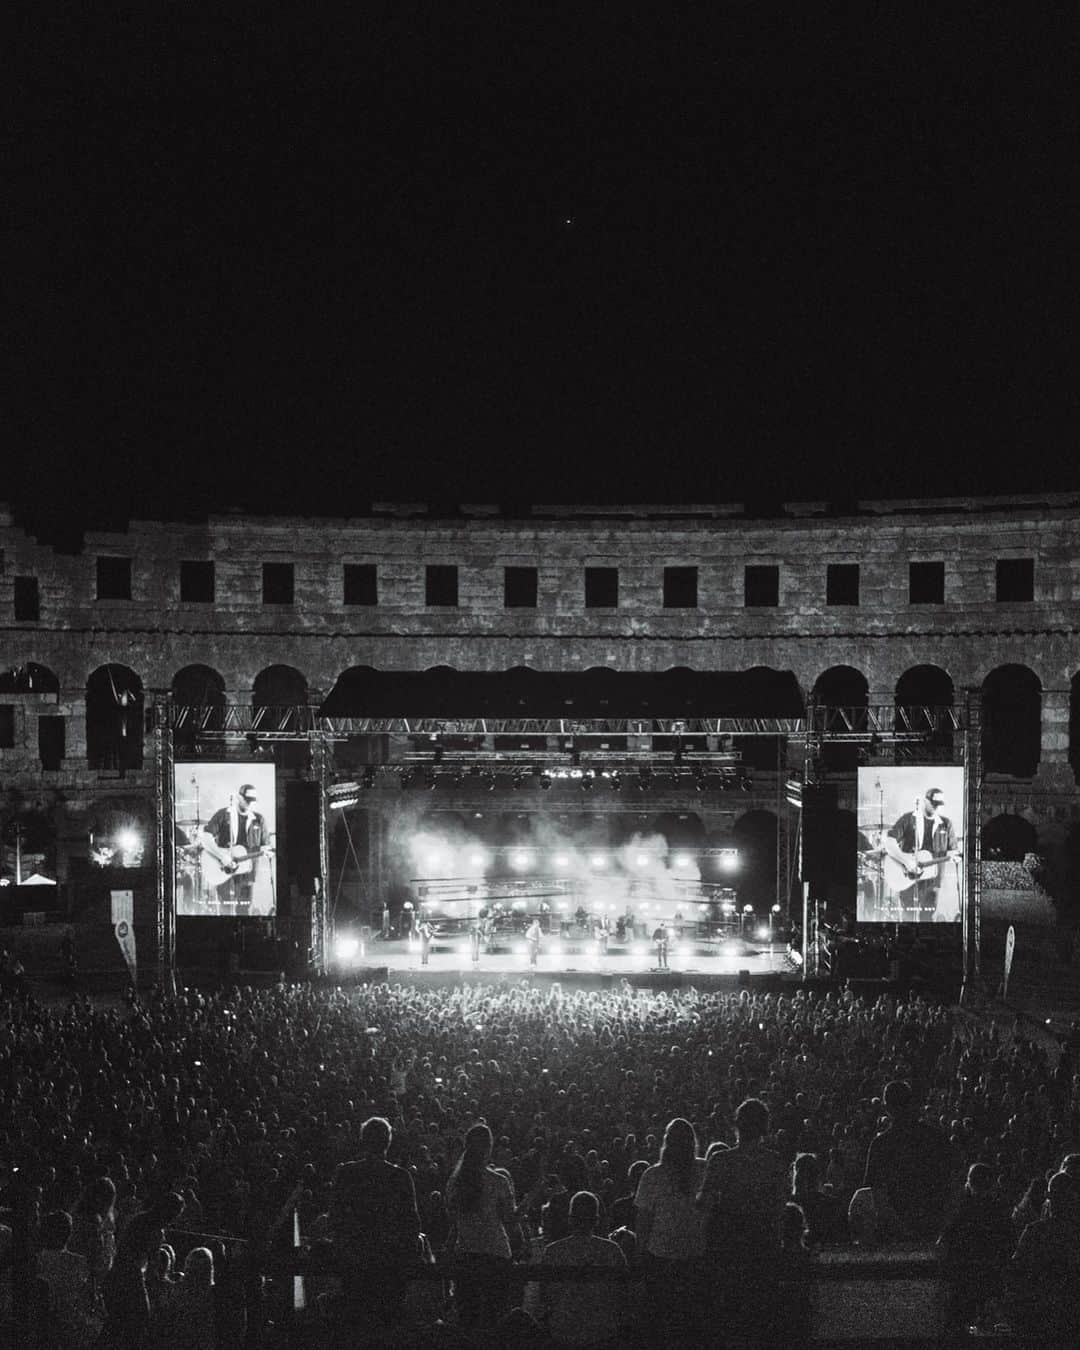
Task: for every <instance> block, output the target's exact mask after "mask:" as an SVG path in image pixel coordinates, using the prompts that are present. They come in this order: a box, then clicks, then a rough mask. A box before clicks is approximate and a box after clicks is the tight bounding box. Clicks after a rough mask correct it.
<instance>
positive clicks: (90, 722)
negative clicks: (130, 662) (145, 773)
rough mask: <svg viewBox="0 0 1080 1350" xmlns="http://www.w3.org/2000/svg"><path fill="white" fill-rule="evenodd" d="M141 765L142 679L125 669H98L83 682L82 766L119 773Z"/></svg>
mask: <svg viewBox="0 0 1080 1350" xmlns="http://www.w3.org/2000/svg"><path fill="white" fill-rule="evenodd" d="M142 762H143V686H142V680H140V679H139V677H138V675H136V674H135V672H134V671H133V670H131V669H129V667H127V666H120V665H113V664H110V665H107V666H99V667H98V669H97V670H95V671H94V672H93V674H92V675H91V676H90V678H89V679H88V680H87V682H86V763H87V765H88V767H89V768H91V769H98V770H101V769H119V770H121V771H123V770H125V769H141V768H142Z"/></svg>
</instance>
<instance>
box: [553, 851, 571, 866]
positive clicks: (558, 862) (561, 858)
mask: <svg viewBox="0 0 1080 1350" xmlns="http://www.w3.org/2000/svg"><path fill="white" fill-rule="evenodd" d="M555 866H556V867H558V868H559V869H562V868H564V867H569V866H570V859H569V857H568V856H567V855H566V854H565V853H556V854H555Z"/></svg>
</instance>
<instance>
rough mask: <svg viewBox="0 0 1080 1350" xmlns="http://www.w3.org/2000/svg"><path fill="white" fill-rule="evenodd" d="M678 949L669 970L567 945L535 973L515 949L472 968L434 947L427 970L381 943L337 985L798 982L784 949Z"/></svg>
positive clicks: (346, 969)
mask: <svg viewBox="0 0 1080 1350" xmlns="http://www.w3.org/2000/svg"><path fill="white" fill-rule="evenodd" d="M678 945H679V944H672V949H671V951H670V952H669V954H668V969H667V970H661V969H659V968H658V967H657V965H656V954H655V950H654V948H653V947H652V946H651V945H650V946H649V947H648V948H647V949H646V950H644V951H643V950H640V949H638V948H637V947H633V948H631V947H628V946H626V947H621V946H616V945H615V944H612V946H611V948H610V950H609V952H608V955H607V956H601V955H598V954H596V953H595V952H593V951H590V950H589V948H588V945H587V944H581V945H580V947H578V948H574V947H572V946H570V945H569V944H567V945H566V946H564V948H563V949H562V950H561V951H559V952H558V953H557V954H553V953H552V952H551V951H544V950H543V949H541V953H540V958H539V961H538V962H537V964H536V966H535V967H532V966H530V965H529V958H528V955H527V954H526V953H524V952H521V951H517V950H515V949H514V948H512V947H505V946H504V947H502V948H500V949H498V950H496V951H494V952H491V953H485V952H481V955H480V960H479V961H478V962H475V963H474V962H473V961H472V960H471V958H470V956H469V954H468V953H466V954H463V953H462V952H461V950H460V949H458V948H454V947H448V946H439V945H437V944H433V946H432V951H431V955H430V958H429V963H428V964H427V965H426V966H422V965H421V964H420V945H419V943H418V942H417V943H409V942H408V941H406V940H405V939H397V938H395V939H392V940H390V941H388V942H383V941H380V940H378V939H376V940H375V941H374V942H372V943H370V944H369V945H368V947H367V949H366V950H365V951H364V952H363V953H357V956H356V957H355V959H354V961H352V962H349V963H341V962H339V963H336V964H335V970H334V972H332V973H331V979H332V978H334V975H335V974H336V975H338V976H344V977H346V978H348V979H350V980H352V979H364V978H365V977H366V978H372V979H382V978H389V979H391V980H405V981H408V982H409V983H416V984H429V983H430V984H433V985H445V984H447V983H467V982H472V981H490V980H499V979H520V978H524V977H529V978H533V979H536V980H537V981H539V982H541V983H551V982H554V981H558V982H560V983H562V984H575V985H587V986H590V987H594V988H603V987H605V986H607V985H609V984H611V983H612V982H613V981H615V982H617V981H619V980H623V979H625V980H628V981H629V983H631V984H632V985H634V986H635V987H656V988H665V987H666V988H680V987H683V988H685V987H687V986H690V985H693V986H694V987H695V988H698V989H706V988H714V989H736V988H738V987H740V986H741V985H746V984H748V983H749V984H758V983H767V984H768V985H769V986H770V987H772V986H774V985H775V986H779V985H780V984H781V983H787V982H790V983H791V984H792V987H793V988H794V987H795V985H796V984H797V983H798V982H799V979H800V975H799V971H798V968H797V967H796V966H795V965H794V964H793V962H792V961H791V959H790V958H789V956H788V954H787V948H786V947H785V946H784V945H783V944H782V943H776V944H774V945H773V946H772V947H769V946H768V945H761V946H757V945H751V944H747V945H746V946H745V947H744V948H743V949H742V950H741V951H739V952H734V951H727V950H721V949H720V947H719V946H713V947H712V948H709V947H706V946H701V947H698V946H696V945H692V944H687V949H685V950H678V949H677V948H678Z"/></svg>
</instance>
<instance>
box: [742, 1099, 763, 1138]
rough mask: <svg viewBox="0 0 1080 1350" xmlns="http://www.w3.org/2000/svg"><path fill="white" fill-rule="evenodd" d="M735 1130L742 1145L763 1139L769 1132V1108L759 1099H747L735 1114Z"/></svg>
mask: <svg viewBox="0 0 1080 1350" xmlns="http://www.w3.org/2000/svg"><path fill="white" fill-rule="evenodd" d="M735 1130H736V1133H737V1134H738V1136H739V1143H740V1144H749V1143H751V1142H752V1141H753V1140H755V1139H763V1138H764V1137H765V1135H767V1134H768V1132H769V1108H768V1107H767V1106H766V1105H765V1103H764V1102H763V1101H761V1100H760V1098H758V1097H747V1099H746V1100H745V1101H744V1102H742V1103H741V1105H740V1106H739V1108H738V1110H737V1111H736V1112H735Z"/></svg>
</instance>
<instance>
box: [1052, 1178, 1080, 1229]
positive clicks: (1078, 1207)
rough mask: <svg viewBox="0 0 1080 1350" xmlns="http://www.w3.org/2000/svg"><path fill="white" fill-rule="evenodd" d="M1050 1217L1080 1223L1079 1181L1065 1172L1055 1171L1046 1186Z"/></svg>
mask: <svg viewBox="0 0 1080 1350" xmlns="http://www.w3.org/2000/svg"><path fill="white" fill-rule="evenodd" d="M1046 1198H1047V1200H1048V1201H1049V1202H1050V1217H1051V1218H1052V1219H1058V1220H1063V1221H1064V1222H1065V1223H1070V1224H1075V1223H1080V1182H1077V1181H1076V1179H1075V1178H1074V1177H1071V1176H1069V1174H1068V1173H1067V1172H1057V1173H1055V1174H1054V1176H1052V1177H1051V1178H1050V1184H1049V1186H1047V1188H1046Z"/></svg>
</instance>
